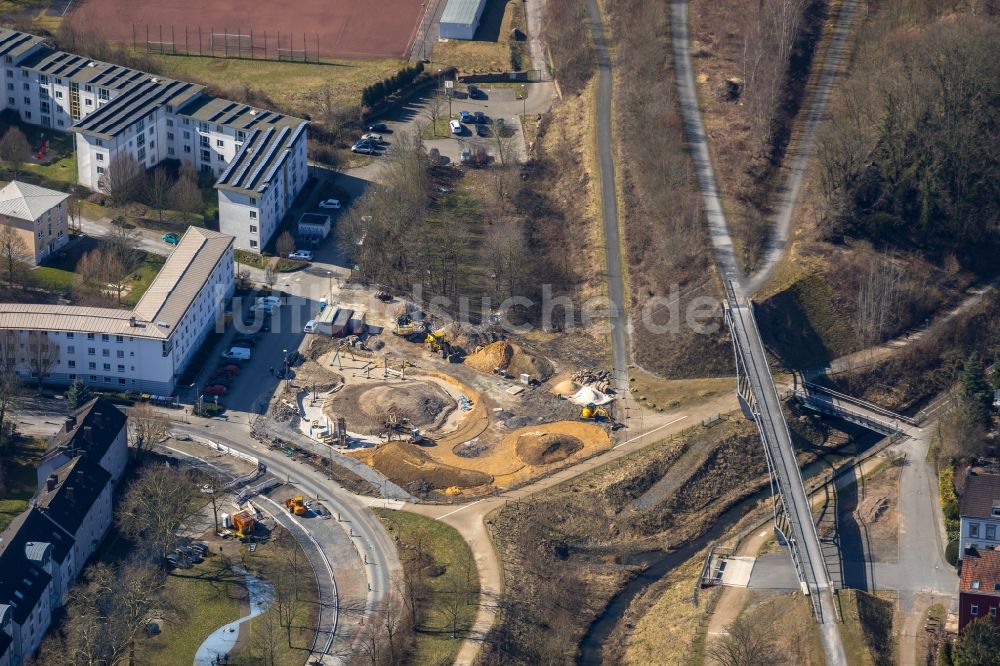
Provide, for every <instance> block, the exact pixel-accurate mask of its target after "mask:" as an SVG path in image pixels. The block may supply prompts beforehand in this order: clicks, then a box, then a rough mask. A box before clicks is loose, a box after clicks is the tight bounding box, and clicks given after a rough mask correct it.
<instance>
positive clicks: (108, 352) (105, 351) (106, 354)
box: [101, 349, 111, 358]
mask: <svg viewBox="0 0 1000 666" xmlns="http://www.w3.org/2000/svg"><path fill="white" fill-rule="evenodd" d="M101 356H103V357H104V358H108V357H109V356H111V350H110V349H102V350H101Z"/></svg>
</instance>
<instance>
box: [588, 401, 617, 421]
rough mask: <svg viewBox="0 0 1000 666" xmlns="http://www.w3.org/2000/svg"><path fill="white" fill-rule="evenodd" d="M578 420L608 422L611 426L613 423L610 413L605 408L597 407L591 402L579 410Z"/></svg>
mask: <svg viewBox="0 0 1000 666" xmlns="http://www.w3.org/2000/svg"><path fill="white" fill-rule="evenodd" d="M580 418H581V419H583V420H585V421H608V422H609V423H611V424H614V422H615V420H614V419H613V418H611V412H610V411H608V409H607V408H606V407H598V406H597V405H595V404H594V403H592V402H591V403H588V404H587V405H586V406H584V408H583V409H581V410H580Z"/></svg>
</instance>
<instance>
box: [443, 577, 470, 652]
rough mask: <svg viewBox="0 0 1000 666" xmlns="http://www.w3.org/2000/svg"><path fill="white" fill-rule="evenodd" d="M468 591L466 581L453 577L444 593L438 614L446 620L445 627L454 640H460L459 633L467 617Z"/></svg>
mask: <svg viewBox="0 0 1000 666" xmlns="http://www.w3.org/2000/svg"><path fill="white" fill-rule="evenodd" d="M467 596H468V590H467V589H466V587H465V581H464V579H462V578H461V577H460V576H452V578H451V581H450V584H449V585H448V588H447V590H445V591H444V602H443V603H442V604H441V605H440V606H439V607H438V612H439V613H440V614H441V617H442V619H443V620H444V623H445V626H446V627H447V628H448V630H449V631H450V632H451V637H452V638H458V631H459V629H460V628H461V627H462V624H463V620H464V619H465V616H466V610H465V608H466V606H467V605H468V604H467V603H466V597H467Z"/></svg>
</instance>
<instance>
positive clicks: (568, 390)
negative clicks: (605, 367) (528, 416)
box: [552, 379, 580, 398]
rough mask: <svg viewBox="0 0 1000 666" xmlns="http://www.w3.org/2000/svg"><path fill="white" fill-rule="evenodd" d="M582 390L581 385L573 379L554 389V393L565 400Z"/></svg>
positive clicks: (557, 385) (559, 384) (560, 383)
mask: <svg viewBox="0 0 1000 666" xmlns="http://www.w3.org/2000/svg"><path fill="white" fill-rule="evenodd" d="M579 390H580V385H579V384H577V383H576V382H574V381H573V380H572V379H566V380H563V381H561V382H559V383H558V384H556V385H555V386H553V387H552V392H553V393H555V394H556V395H558V396H562V397H563V398H568V397H569V396H571V395H574V394H576V392H577V391H579Z"/></svg>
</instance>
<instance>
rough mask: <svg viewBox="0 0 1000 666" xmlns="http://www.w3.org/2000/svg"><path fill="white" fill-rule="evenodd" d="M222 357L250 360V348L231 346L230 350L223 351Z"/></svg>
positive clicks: (234, 359) (229, 359) (232, 359)
mask: <svg viewBox="0 0 1000 666" xmlns="http://www.w3.org/2000/svg"><path fill="white" fill-rule="evenodd" d="M222 358H224V359H226V360H227V361H249V360H250V348H249V347H230V348H229V351H224V352H222Z"/></svg>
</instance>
